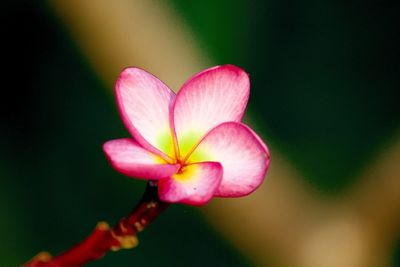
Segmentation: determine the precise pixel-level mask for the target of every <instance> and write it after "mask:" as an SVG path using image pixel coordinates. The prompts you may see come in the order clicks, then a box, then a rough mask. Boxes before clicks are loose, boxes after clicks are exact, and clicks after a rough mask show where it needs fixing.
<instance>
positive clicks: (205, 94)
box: [171, 65, 250, 158]
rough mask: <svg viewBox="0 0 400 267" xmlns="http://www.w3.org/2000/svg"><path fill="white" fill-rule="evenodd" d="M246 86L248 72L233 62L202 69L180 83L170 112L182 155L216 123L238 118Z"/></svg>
mask: <svg viewBox="0 0 400 267" xmlns="http://www.w3.org/2000/svg"><path fill="white" fill-rule="evenodd" d="M249 88H250V81H249V77H248V75H247V73H246V72H244V71H243V70H242V69H240V68H238V67H236V66H233V65H224V66H217V67H213V68H210V69H207V70H205V71H202V72H200V73H199V74H197V75H195V76H194V77H192V78H191V79H189V80H188V81H187V82H186V83H185V84H184V85H183V86H182V88H181V90H180V91H179V92H178V94H177V96H176V101H175V104H174V108H173V113H172V114H171V115H172V120H171V121H173V122H174V128H175V131H176V135H177V139H178V144H179V151H180V155H181V157H182V158H184V157H185V155H187V154H188V153H190V151H191V150H192V149H193V148H194V146H195V145H196V144H197V143H198V142H199V141H200V139H201V138H202V137H203V136H204V135H205V134H206V133H207V132H208V131H210V130H211V129H212V128H214V127H215V126H217V125H219V124H221V123H223V122H227V121H236V122H240V121H241V119H242V117H243V114H244V111H245V108H246V105H247V101H248V98H249Z"/></svg>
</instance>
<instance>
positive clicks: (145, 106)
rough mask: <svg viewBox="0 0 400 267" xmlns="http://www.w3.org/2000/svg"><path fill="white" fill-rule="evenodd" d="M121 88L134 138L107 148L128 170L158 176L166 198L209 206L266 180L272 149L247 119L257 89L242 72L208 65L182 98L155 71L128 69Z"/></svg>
mask: <svg viewBox="0 0 400 267" xmlns="http://www.w3.org/2000/svg"><path fill="white" fill-rule="evenodd" d="M115 92H116V98H117V104H118V108H119V111H120V114H121V117H122V120H123V122H124V124H125V126H126V128H127V129H128V131H129V132H130V134H131V135H132V136H133V139H132V138H123V139H117V140H111V141H108V142H106V143H105V144H104V145H103V149H104V152H105V154H106V156H107V158H108V159H109V161H110V162H111V165H112V166H113V167H114V168H115V169H116V170H117V171H119V172H120V173H122V174H125V175H127V176H130V177H136V178H142V179H146V180H149V179H151V180H158V193H159V197H160V199H161V200H163V201H167V202H180V203H186V204H191V205H202V204H205V203H207V202H208V201H209V200H210V199H211V198H212V197H213V196H217V197H239V196H244V195H248V194H250V193H251V192H253V191H254V190H255V189H256V188H257V187H258V186H260V184H261V183H262V181H263V180H264V176H265V173H266V171H267V169H268V165H269V158H270V157H269V151H268V148H267V146H266V145H265V144H264V143H263V142H262V140H261V139H260V138H259V137H258V136H257V135H256V133H254V132H253V131H252V130H251V129H250V128H249V127H248V126H246V125H244V124H242V123H241V120H242V117H243V115H244V111H245V108H246V104H247V101H248V98H249V92H250V81H249V77H248V75H247V73H246V72H244V71H243V70H242V69H240V68H238V67H236V66H233V65H224V66H216V67H213V68H209V69H206V70H204V71H202V72H200V73H198V74H196V75H195V76H193V77H192V78H191V79H189V80H188V81H187V82H186V83H185V84H184V85H183V86H182V88H181V89H180V90H179V92H178V93H177V94H176V95H175V93H174V92H173V91H171V90H170V89H169V88H168V87H167V86H166V85H165V84H164V83H163V82H161V81H160V80H159V79H157V78H156V77H155V76H153V75H151V74H150V73H148V72H146V71H144V70H142V69H138V68H126V69H125V70H123V71H122V73H121V75H120V77H119V79H118V81H117V83H116V86H115Z"/></svg>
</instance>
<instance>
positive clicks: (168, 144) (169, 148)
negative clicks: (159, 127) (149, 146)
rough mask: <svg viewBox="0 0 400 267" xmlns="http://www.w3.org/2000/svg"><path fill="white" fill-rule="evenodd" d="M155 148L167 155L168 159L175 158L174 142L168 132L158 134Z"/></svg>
mask: <svg viewBox="0 0 400 267" xmlns="http://www.w3.org/2000/svg"><path fill="white" fill-rule="evenodd" d="M156 147H157V148H158V149H159V150H161V151H162V152H164V153H165V154H166V155H168V156H169V157H170V158H172V159H174V158H175V149H174V142H173V139H172V137H171V133H170V132H164V133H162V134H159V135H158V137H157V140H156Z"/></svg>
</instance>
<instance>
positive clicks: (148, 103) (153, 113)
mask: <svg viewBox="0 0 400 267" xmlns="http://www.w3.org/2000/svg"><path fill="white" fill-rule="evenodd" d="M115 90H116V98H117V104H118V107H119V111H120V114H121V117H122V120H123V122H124V124H125V126H126V127H127V129H128V130H129V132H130V133H131V134H132V136H133V137H134V138H135V140H136V141H137V142H138V143H139V144H140V145H142V146H143V147H144V148H146V149H147V150H149V151H151V152H153V153H156V154H159V155H161V156H163V157H164V158H165V155H168V156H170V157H174V145H173V137H172V134H171V133H172V131H171V127H170V123H169V116H170V109H171V106H172V103H173V102H174V99H175V93H174V92H172V91H171V90H170V89H169V88H168V87H167V86H166V85H165V84H164V83H163V82H161V81H160V80H159V79H158V78H156V77H155V76H153V75H151V74H150V73H148V72H146V71H144V70H141V69H138V68H126V69H124V70H123V71H122V73H121V75H120V76H119V78H118V81H117V83H116V85H115Z"/></svg>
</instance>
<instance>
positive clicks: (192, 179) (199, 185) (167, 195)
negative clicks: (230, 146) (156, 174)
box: [158, 162, 223, 205]
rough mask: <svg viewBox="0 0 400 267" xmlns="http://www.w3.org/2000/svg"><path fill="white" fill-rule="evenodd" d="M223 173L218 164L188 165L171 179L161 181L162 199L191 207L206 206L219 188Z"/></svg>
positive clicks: (159, 184) (159, 190)
mask: <svg viewBox="0 0 400 267" xmlns="http://www.w3.org/2000/svg"><path fill="white" fill-rule="evenodd" d="M222 172H223V170H222V167H221V164H219V163H218V162H202V163H195V164H189V165H186V166H185V167H183V168H182V169H181V170H180V172H179V173H177V174H174V175H173V176H172V177H171V178H170V179H163V180H160V181H159V183H158V193H159V196H160V199H161V200H163V201H166V202H180V203H185V204H189V205H203V204H206V203H207V202H208V201H209V200H210V199H211V198H212V197H213V195H214V193H215V190H216V189H217V188H218V186H219V184H220V182H221V178H222Z"/></svg>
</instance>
